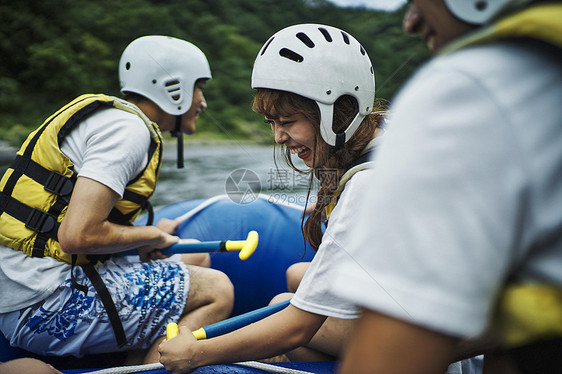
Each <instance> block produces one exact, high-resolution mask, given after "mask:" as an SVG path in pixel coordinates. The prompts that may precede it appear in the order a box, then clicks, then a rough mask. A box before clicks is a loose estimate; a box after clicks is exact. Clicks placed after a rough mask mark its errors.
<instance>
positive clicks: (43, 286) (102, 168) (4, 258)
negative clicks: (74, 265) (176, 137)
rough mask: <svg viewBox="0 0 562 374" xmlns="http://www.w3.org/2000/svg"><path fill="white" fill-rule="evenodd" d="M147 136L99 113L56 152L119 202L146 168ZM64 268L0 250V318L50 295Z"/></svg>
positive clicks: (134, 119)
mask: <svg viewBox="0 0 562 374" xmlns="http://www.w3.org/2000/svg"><path fill="white" fill-rule="evenodd" d="M149 145H150V133H149V131H148V129H147V128H146V125H145V124H144V122H143V121H142V120H141V119H140V118H139V117H138V116H136V115H134V114H131V113H128V112H125V111H123V110H119V109H114V108H107V109H105V108H104V109H101V110H99V111H97V112H95V113H94V114H92V115H91V116H89V117H88V118H86V119H85V120H84V121H82V122H81V123H80V124H79V125H78V126H77V127H76V128H75V129H74V130H73V131H71V132H70V134H69V135H68V136H67V137H66V138H65V141H64V142H63V144H62V147H61V150H62V152H63V153H64V154H65V155H66V156H67V157H68V158H69V159H70V160H71V161H72V162H73V163H74V165H75V170H76V171H77V172H78V176H81V177H87V178H90V179H93V180H95V181H98V182H100V183H102V184H104V185H106V186H107V187H109V188H111V189H112V190H113V191H115V192H116V193H118V194H119V196H121V197H122V195H123V192H124V190H125V186H126V184H127V183H128V181H129V180H131V179H133V178H134V177H135V176H137V175H138V174H139V173H140V172H141V171H142V170H143V168H144V167H145V166H146V164H147V162H148V148H149ZM69 271H70V265H69V264H66V263H64V262H60V261H57V260H55V259H53V258H50V257H44V258H34V257H29V256H27V255H26V254H24V253H23V252H20V251H15V250H13V249H11V248H6V247H3V246H0V313H6V312H10V311H14V310H17V309H21V308H23V307H26V306H29V305H32V304H34V303H36V302H39V301H41V300H43V299H44V298H45V297H46V296H48V295H49V294H51V293H52V292H53V291H54V290H55V289H56V288H57V287H58V286H59V285H60V284H61V283H62V282H63V280H64V278H65V276H66V275H67V274H68V272H69Z"/></svg>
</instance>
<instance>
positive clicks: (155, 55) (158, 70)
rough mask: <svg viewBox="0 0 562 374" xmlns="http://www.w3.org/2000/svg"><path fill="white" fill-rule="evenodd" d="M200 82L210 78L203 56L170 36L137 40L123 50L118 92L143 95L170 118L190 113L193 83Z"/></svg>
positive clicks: (192, 46)
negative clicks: (170, 116) (119, 90)
mask: <svg viewBox="0 0 562 374" xmlns="http://www.w3.org/2000/svg"><path fill="white" fill-rule="evenodd" d="M201 78H204V79H210V78H211V69H210V68H209V62H207V58H206V57H205V54H204V53H203V52H201V50H200V49H199V48H197V47H196V46H195V45H193V44H191V43H189V42H187V41H185V40H181V39H176V38H172V37H169V36H159V35H150V36H143V37H140V38H138V39H136V40H134V41H132V42H131V43H130V44H129V45H128V46H127V48H125V50H124V51H123V54H122V55H121V60H120V61H119V80H120V82H121V92H123V93H125V92H134V93H136V94H139V95H142V96H144V97H146V98H148V99H150V100H151V101H153V102H154V103H155V104H156V105H158V106H159V107H160V108H161V109H162V110H163V111H164V112H166V113H168V114H172V115H177V116H179V115H182V114H184V113H185V112H187V111H188V110H189V108H190V107H191V102H192V97H193V88H194V86H195V82H196V81H197V80H198V79H201Z"/></svg>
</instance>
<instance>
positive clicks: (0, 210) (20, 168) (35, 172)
mask: <svg viewBox="0 0 562 374" xmlns="http://www.w3.org/2000/svg"><path fill="white" fill-rule="evenodd" d="M110 107H113V108H117V109H121V110H125V111H127V112H130V113H133V114H135V115H137V116H139V117H140V118H141V119H142V120H143V122H144V123H145V124H146V126H147V128H148V129H149V131H150V134H151V145H150V148H149V154H148V160H149V161H148V164H147V166H146V167H145V169H144V170H143V172H142V173H140V174H139V175H138V176H137V177H136V178H135V179H133V180H131V181H130V182H129V183H128V184H127V187H126V189H125V192H124V194H123V199H122V200H119V201H117V203H116V204H115V207H114V209H113V210H112V211H111V213H110V215H109V217H108V220H109V221H111V222H114V223H118V224H121V225H130V224H132V222H133V221H134V219H135V218H136V217H137V216H138V214H139V213H140V212H141V210H142V209H143V208H145V206H146V205H147V204H148V198H149V197H150V196H152V193H153V192H154V188H155V185H156V180H157V179H158V173H159V171H160V165H161V163H162V136H161V133H160V130H159V129H158V126H157V125H156V124H155V123H153V122H151V121H150V120H149V119H148V118H147V117H146V116H145V115H144V114H143V113H142V112H141V111H140V109H138V108H137V107H136V106H134V105H132V104H130V103H128V102H127V101H124V100H121V99H119V98H116V97H111V96H106V95H82V96H80V97H78V98H77V99H75V100H74V101H72V102H70V103H69V104H67V105H66V106H64V107H63V108H61V109H60V110H59V111H57V112H56V113H54V114H53V115H52V116H51V117H49V118H48V119H47V120H46V121H45V122H44V123H43V124H42V125H41V126H40V127H39V128H38V129H37V130H35V131H34V132H32V133H31V134H30V135H29V136H28V138H27V140H26V141H25V142H24V143H23V145H22V147H21V148H20V150H19V151H18V152H17V156H16V159H15V161H14V162H13V163H12V165H11V166H10V168H9V169H8V170H7V171H6V173H5V174H4V176H3V177H2V180H1V181H0V191H1V193H0V244H2V245H4V246H6V247H10V248H13V249H15V250H18V251H22V252H24V253H25V254H27V255H28V256H34V257H43V256H50V257H53V258H55V259H57V260H59V261H63V262H67V263H72V256H71V255H68V254H66V253H64V252H63V251H62V249H61V247H60V244H59V243H58V241H57V232H58V228H59V225H60V223H61V222H62V220H63V218H64V216H65V214H66V211H67V207H68V203H69V201H70V196H71V193H72V190H73V188H74V183H75V181H76V177H77V173H76V172H75V171H74V165H73V163H72V162H71V161H70V160H69V159H68V157H66V156H65V155H64V154H63V153H62V151H61V150H60V146H61V144H62V142H63V140H64V138H65V136H66V135H68V134H69V133H70V132H71V131H72V130H73V129H74V128H75V127H76V126H77V125H78V124H79V123H80V122H81V121H82V120H83V119H85V118H86V117H87V116H88V115H90V114H92V113H93V112H95V111H96V110H98V109H100V108H110ZM89 262H90V259H88V258H87V256H86V255H78V256H77V260H76V262H75V263H76V264H79V265H82V264H86V263H89Z"/></svg>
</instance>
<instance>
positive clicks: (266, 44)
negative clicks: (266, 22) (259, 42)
mask: <svg viewBox="0 0 562 374" xmlns="http://www.w3.org/2000/svg"><path fill="white" fill-rule="evenodd" d="M273 39H275V36H274V37H272V38H271V39H269V40H268V41H267V43H265V45H264V46H263V48H262V50H261V53H260V55H261V56H263V54H264V53H265V51H266V50H267V47H269V45H270V44H271V42H272V41H273Z"/></svg>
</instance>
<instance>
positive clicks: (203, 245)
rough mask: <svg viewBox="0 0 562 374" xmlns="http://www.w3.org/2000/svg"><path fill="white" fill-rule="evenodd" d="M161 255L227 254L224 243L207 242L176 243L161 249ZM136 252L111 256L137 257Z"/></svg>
mask: <svg viewBox="0 0 562 374" xmlns="http://www.w3.org/2000/svg"><path fill="white" fill-rule="evenodd" d="M161 251H162V253H164V254H167V255H173V254H176V253H211V252H227V250H226V241H209V242H198V243H177V244H174V245H171V246H170V247H168V248H163V249H161ZM138 254H139V252H138V250H137V249H136V248H135V249H130V250H128V251H123V252H119V253H114V254H113V256H117V257H122V256H132V255H138Z"/></svg>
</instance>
